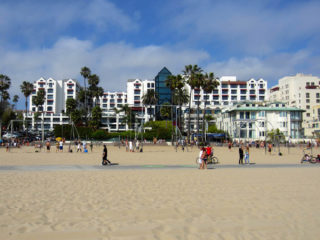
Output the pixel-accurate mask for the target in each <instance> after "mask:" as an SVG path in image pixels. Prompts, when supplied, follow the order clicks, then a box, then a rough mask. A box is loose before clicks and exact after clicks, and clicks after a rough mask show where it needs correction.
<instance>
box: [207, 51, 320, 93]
mask: <svg viewBox="0 0 320 240" xmlns="http://www.w3.org/2000/svg"><path fill="white" fill-rule="evenodd" d="M319 66H320V58H319V57H318V56H313V55H312V53H311V52H309V51H306V50H303V51H298V52H296V53H279V54H273V55H270V56H269V57H267V58H257V57H244V58H230V59H228V60H226V61H217V62H211V63H210V64H208V65H207V66H206V68H205V69H206V70H208V71H211V72H214V73H216V75H217V76H223V75H236V76H237V78H238V79H240V80H248V79H250V78H263V79H265V80H267V81H268V84H269V87H271V86H273V85H275V84H277V81H278V80H279V79H280V78H281V77H283V76H287V75H295V74H296V73H298V72H302V73H306V74H310V73H313V74H314V75H320V68H317V67H319Z"/></svg>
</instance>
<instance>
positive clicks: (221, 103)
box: [185, 76, 268, 131]
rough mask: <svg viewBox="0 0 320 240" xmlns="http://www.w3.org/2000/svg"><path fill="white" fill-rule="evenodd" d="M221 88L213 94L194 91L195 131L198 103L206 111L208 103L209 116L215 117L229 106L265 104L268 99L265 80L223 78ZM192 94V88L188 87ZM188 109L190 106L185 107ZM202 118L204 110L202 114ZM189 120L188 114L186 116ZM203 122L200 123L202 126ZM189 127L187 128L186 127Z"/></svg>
mask: <svg viewBox="0 0 320 240" xmlns="http://www.w3.org/2000/svg"><path fill="white" fill-rule="evenodd" d="M218 82H219V86H218V87H217V89H216V90H214V91H212V92H211V93H206V92H204V91H203V90H200V89H194V91H193V92H192V95H191V100H192V101H191V109H192V110H191V113H192V114H191V129H192V130H193V131H195V129H196V128H197V125H196V118H197V114H196V108H197V102H198V101H200V109H204V107H205V101H206V112H207V114H211V115H214V114H216V113H218V112H220V110H221V109H224V108H226V107H228V106H232V105H234V104H235V103H238V102H241V101H253V102H264V101H266V100H267V99H268V91H267V89H268V84H267V81H265V80H264V79H258V80H255V79H253V78H252V79H250V80H248V81H238V80H237V78H236V76H223V77H221V78H220V79H218ZM186 87H187V89H188V91H189V92H190V89H191V88H190V86H189V85H187V86H186ZM204 100H205V101H204ZM185 108H188V106H185ZM187 112H188V111H187ZM200 117H202V110H201V112H200ZM185 119H187V113H186V114H185ZM201 123H202V120H201V121H200V125H201ZM185 127H187V126H185Z"/></svg>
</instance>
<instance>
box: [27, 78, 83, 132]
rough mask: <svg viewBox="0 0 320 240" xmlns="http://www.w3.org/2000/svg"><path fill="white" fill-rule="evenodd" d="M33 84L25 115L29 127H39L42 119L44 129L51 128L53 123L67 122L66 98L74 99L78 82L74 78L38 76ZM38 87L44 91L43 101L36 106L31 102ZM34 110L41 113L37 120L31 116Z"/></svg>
mask: <svg viewBox="0 0 320 240" xmlns="http://www.w3.org/2000/svg"><path fill="white" fill-rule="evenodd" d="M33 86H34V89H33V92H32V94H31V95H30V97H29V102H30V104H29V113H28V116H25V117H26V119H27V120H29V121H30V122H31V127H32V128H33V129H41V128H42V123H41V122H42V119H43V122H44V129H45V130H53V129H54V126H55V125H61V124H67V123H69V119H68V117H67V116H65V115H64V112H65V109H66V100H67V99H68V98H74V99H76V96H77V93H78V92H79V90H80V84H79V83H78V82H77V81H76V80H74V79H64V80H55V79H53V78H48V79H45V78H40V79H38V80H37V81H35V82H34V83H33ZM40 89H43V90H44V91H45V102H44V104H43V105H42V106H39V107H37V106H36V105H35V104H34V102H33V98H34V97H35V96H36V95H37V92H38V91H39V90H40ZM35 112H40V113H43V114H41V115H40V116H39V120H38V121H35V119H34V117H33V116H34V113H35ZM29 125H30V124H29Z"/></svg>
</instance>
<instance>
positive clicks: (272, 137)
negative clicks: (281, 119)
mask: <svg viewBox="0 0 320 240" xmlns="http://www.w3.org/2000/svg"><path fill="white" fill-rule="evenodd" d="M267 137H268V141H270V142H275V141H276V142H278V143H280V142H282V141H285V139H286V137H285V136H284V134H283V132H281V131H280V129H279V128H277V129H272V130H271V131H268V133H267Z"/></svg>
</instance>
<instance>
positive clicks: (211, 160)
mask: <svg viewBox="0 0 320 240" xmlns="http://www.w3.org/2000/svg"><path fill="white" fill-rule="evenodd" d="M219 163H220V162H219V158H218V157H216V156H213V155H210V156H208V158H207V164H219ZM196 164H199V157H197V158H196Z"/></svg>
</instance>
